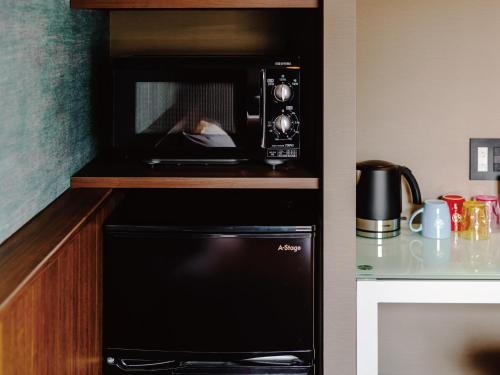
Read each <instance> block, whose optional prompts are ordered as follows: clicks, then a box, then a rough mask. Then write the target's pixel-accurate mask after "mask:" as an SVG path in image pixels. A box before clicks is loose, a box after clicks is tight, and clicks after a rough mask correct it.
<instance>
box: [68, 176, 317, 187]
mask: <svg viewBox="0 0 500 375" xmlns="http://www.w3.org/2000/svg"><path fill="white" fill-rule="evenodd" d="M71 187H72V188H191V189H316V190H317V189H319V179H318V178H315V177H304V178H301V177H278V178H272V177H252V178H247V177H242V178H240V177H236V178H229V177H213V178H199V177H78V176H75V177H72V178H71Z"/></svg>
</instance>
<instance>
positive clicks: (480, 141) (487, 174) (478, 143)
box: [469, 138, 500, 180]
mask: <svg viewBox="0 0 500 375" xmlns="http://www.w3.org/2000/svg"><path fill="white" fill-rule="evenodd" d="M469 159H470V160H469V176H470V179H471V180H500V139H498V138H471V139H470V150H469Z"/></svg>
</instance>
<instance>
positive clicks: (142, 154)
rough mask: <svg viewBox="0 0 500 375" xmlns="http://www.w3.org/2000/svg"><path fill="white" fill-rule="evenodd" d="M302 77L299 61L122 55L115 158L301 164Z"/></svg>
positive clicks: (116, 85) (116, 68)
mask: <svg viewBox="0 0 500 375" xmlns="http://www.w3.org/2000/svg"><path fill="white" fill-rule="evenodd" d="M300 75H301V67H300V63H299V58H269V57H257V56H253V57H251V56H156V57H146V56H135V57H122V58H117V59H115V60H114V61H113V151H114V154H115V155H119V156H125V157H136V158H137V157H138V158H140V159H142V160H145V161H147V162H148V163H151V164H156V163H174V164H182V163H196V164H198V163H202V164H207V163H237V162H240V161H245V160H253V161H265V162H267V163H269V164H271V165H276V164H281V163H283V162H284V161H287V160H295V159H298V158H299V157H300V151H301V150H300V143H301V142H300V133H301V112H300V97H301V83H300Z"/></svg>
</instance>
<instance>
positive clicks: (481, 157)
mask: <svg viewBox="0 0 500 375" xmlns="http://www.w3.org/2000/svg"><path fill="white" fill-rule="evenodd" d="M477 171H478V172H488V147H478V148H477Z"/></svg>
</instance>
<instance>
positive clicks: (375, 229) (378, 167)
mask: <svg viewBox="0 0 500 375" xmlns="http://www.w3.org/2000/svg"><path fill="white" fill-rule="evenodd" d="M356 170H358V171H360V172H361V173H360V175H359V180H358V183H357V185H356V234H357V235H358V236H361V237H369V238H389V237H396V236H398V235H399V233H400V217H401V208H402V205H401V176H403V177H404V178H405V179H406V180H407V181H408V185H409V186H410V190H411V195H412V198H413V203H415V204H421V203H422V199H421V197H420V188H419V187H418V183H417V180H416V179H415V176H413V173H411V171H410V170H409V169H408V168H406V167H403V166H401V165H396V164H392V163H389V162H387V161H383V160H368V161H363V162H360V163H357V164H356Z"/></svg>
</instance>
